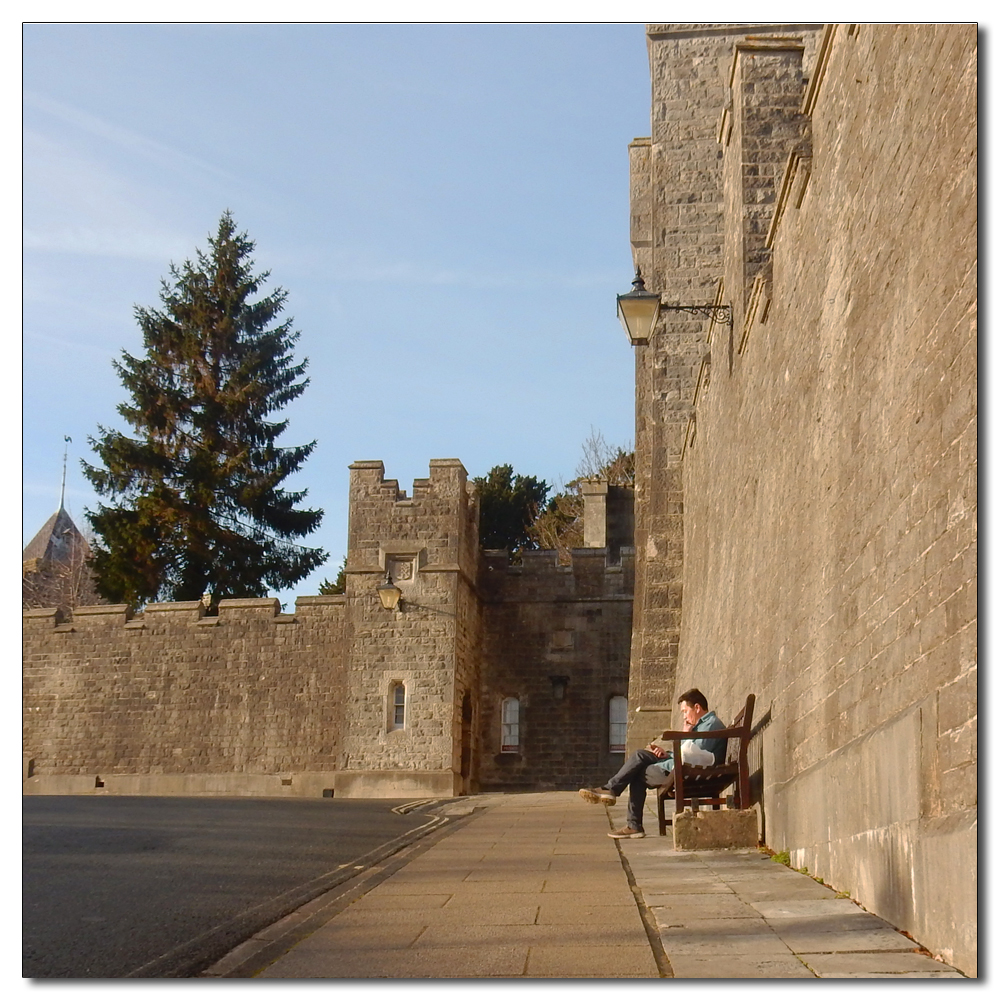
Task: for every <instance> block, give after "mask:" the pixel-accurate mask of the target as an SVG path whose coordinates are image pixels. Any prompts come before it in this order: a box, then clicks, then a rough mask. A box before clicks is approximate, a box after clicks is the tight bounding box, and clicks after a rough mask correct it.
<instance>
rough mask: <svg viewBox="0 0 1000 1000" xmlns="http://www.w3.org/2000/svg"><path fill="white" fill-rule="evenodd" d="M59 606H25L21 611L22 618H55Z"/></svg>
mask: <svg viewBox="0 0 1000 1000" xmlns="http://www.w3.org/2000/svg"><path fill="white" fill-rule="evenodd" d="M60 610H61V609H60V608H25V609H24V610H23V611H22V612H21V617H22V618H55V617H56V616H57V615H58V614H59V612H60Z"/></svg>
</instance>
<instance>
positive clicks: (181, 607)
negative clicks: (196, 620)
mask: <svg viewBox="0 0 1000 1000" xmlns="http://www.w3.org/2000/svg"><path fill="white" fill-rule="evenodd" d="M204 608H205V605H204V604H202V603H201V601H159V602H156V603H154V604H147V605H146V607H145V608H144V609H143V611H144V613H146V612H148V613H151V614H175V613H177V612H181V611H198V610H199V609H201V610H204Z"/></svg>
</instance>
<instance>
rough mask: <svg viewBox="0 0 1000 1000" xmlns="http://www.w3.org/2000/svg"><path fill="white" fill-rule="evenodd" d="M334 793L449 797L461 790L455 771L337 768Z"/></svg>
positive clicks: (360, 796)
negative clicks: (341, 769) (351, 769)
mask: <svg viewBox="0 0 1000 1000" xmlns="http://www.w3.org/2000/svg"><path fill="white" fill-rule="evenodd" d="M333 788H334V795H335V796H336V797H337V798H343V799H449V798H453V797H454V796H456V795H461V794H462V778H461V775H458V774H455V773H454V771H338V772H337V773H336V774H335V775H334V779H333Z"/></svg>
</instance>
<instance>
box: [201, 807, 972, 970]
mask: <svg viewBox="0 0 1000 1000" xmlns="http://www.w3.org/2000/svg"><path fill="white" fill-rule="evenodd" d="M477 804H479V805H486V806H487V808H486V809H485V810H484V811H482V812H480V813H479V814H477V815H475V816H474V817H473V818H472V819H471V820H469V821H468V822H467V823H465V825H463V826H461V827H459V828H458V829H456V830H455V831H454V832H453V833H451V834H449V835H448V836H446V837H444V838H443V839H441V840H440V841H438V842H437V843H433V844H432V845H431V846H430V847H428V848H427V849H426V850H424V851H423V852H422V853H419V854H417V856H415V857H414V858H413V860H411V861H409V862H408V863H406V864H405V865H402V862H400V864H401V865H402V866H401V867H399V868H398V870H396V871H394V872H393V873H392V874H390V875H389V876H388V877H386V878H384V880H383V881H381V882H380V883H379V884H377V885H375V887H374V888H370V889H369V890H368V891H364V890H363V889H359V890H358V893H359V895H358V897H357V898H355V899H353V901H351V902H350V903H349V905H345V906H343V907H342V908H341V909H340V911H339V912H337V914H336V915H335V916H333V917H332V918H331V919H330V920H329V921H327V922H326V923H323V924H322V925H321V926H319V927H318V929H317V930H315V931H314V932H313V933H311V934H310V935H309V936H308V937H305V938H304V939H303V940H301V941H299V942H298V943H297V944H295V945H294V946H293V947H291V948H290V949H289V950H288V951H287V952H285V953H284V954H283V955H282V956H281V957H280V958H278V959H277V960H276V961H274V962H273V963H272V964H270V965H269V966H267V968H265V969H264V970H263V971H261V972H259V973H258V974H257V976H258V978H262V979H314V978H329V979H360V978H394V979H413V978H432V979H444V978H556V979H571V978H586V979H621V978H660V977H671V976H673V977H676V978H683V979H812V978H866V979H877V978H893V979H898V978H964V977H963V976H962V975H961V974H960V973H958V972H956V971H955V970H954V969H952V968H950V967H949V966H946V965H944V964H942V963H941V962H936V961H935V960H934V959H932V958H930V957H928V956H927V955H923V954H920V953H919V951H918V950H917V945H916V944H915V943H914V942H913V941H911V940H910V939H909V938H906V937H904V936H903V935H902V934H899V933H897V932H896V931H895V930H894V929H893V928H892V927H890V926H889V925H888V924H886V923H885V922H884V921H882V920H880V919H879V918H878V917H875V916H874V915H872V914H869V913H867V912H866V911H865V910H863V909H862V908H861V907H860V906H858V905H857V904H855V903H853V902H852V901H851V900H850V899H846V898H839V897H838V894H837V893H835V892H834V891H833V890H832V889H830V888H828V887H826V886H823V885H820V884H819V883H818V882H816V881H815V880H814V879H812V878H810V877H809V876H808V875H803V874H801V873H799V872H795V871H792V870H791V869H789V868H787V867H785V866H784V865H781V864H778V863H776V862H774V861H772V860H771V859H770V858H769V857H767V856H766V855H764V854H762V853H761V852H759V851H756V850H753V851H697V852H687V853H683V852H677V851H674V850H673V840H672V838H671V837H669V836H668V837H662V838H661V837H658V836H656V833H655V831H656V822H655V815H651V818H650V819H648V820H647V823H646V829H647V830H650V831H652V833H651V834H650V835H649V836H647V837H646V838H645V839H643V840H622V841H614V840H612V839H610V838H609V837H608V836H607V834H608V831H609V830H610V829H611V827H612V825H613V826H614V827H619V826H623V825H624V813H625V810H624V804H623V803H621V802H619V803H617V804H616V805H615V806H613V807H611V808H610V809H607V808H605V807H603V806H593V805H588V804H587V803H585V802H583V801H582V800H581V799H580V798H579V796H578V795H577V794H576V793H575V792H543V793H527V794H520V795H484V796H479V797H475V798H470V799H464V800H456V801H455V803H453V804H451V803H450V804H448V805H446V806H445V807H444V810H445V811H453V812H454V813H455V814H456V815H458V814H460V813H461V812H462V810H465V811H468V810H469V809H470V808H471V807H472V806H474V805H477ZM619 845H620V849H621V854H619ZM623 857H624V859H625V862H626V863H627V864H626V865H623V861H622V858H623ZM629 872H631V877H632V879H633V880H634V887H633V884H632V883H631V882H630V876H629ZM224 964H225V962H223V963H221V964H220V969H221V967H222V966H223V965H224ZM216 974H220V975H225V974H226V973H225V972H221V971H220V972H218V973H216ZM230 974H232V973H230ZM248 974H249V973H248Z"/></svg>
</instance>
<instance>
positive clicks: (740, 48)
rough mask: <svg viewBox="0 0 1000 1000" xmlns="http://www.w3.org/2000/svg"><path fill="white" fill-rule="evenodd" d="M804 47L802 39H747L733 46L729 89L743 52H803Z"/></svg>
mask: <svg viewBox="0 0 1000 1000" xmlns="http://www.w3.org/2000/svg"><path fill="white" fill-rule="evenodd" d="M805 50H806V46H805V42H804V40H803V39H802V38H798V37H796V38H787V37H786V38H780V37H774V38H747V39H745V40H744V41H742V42H737V43H736V44H735V45H734V46H733V62H732V65H731V66H730V67H729V88H730V90H731V89H732V86H733V81H734V80H735V79H736V67H737V65H738V64H739V61H740V56H741V55H743V53H744V52H805Z"/></svg>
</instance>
